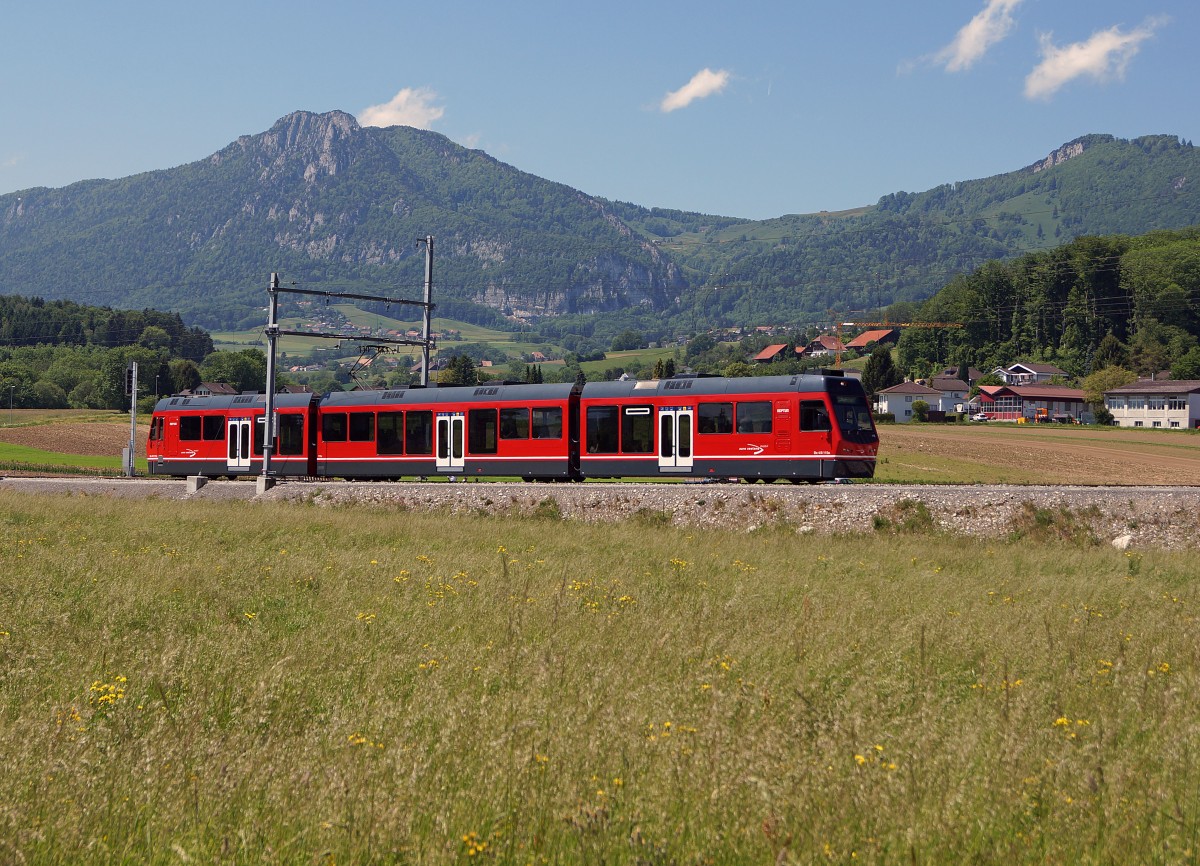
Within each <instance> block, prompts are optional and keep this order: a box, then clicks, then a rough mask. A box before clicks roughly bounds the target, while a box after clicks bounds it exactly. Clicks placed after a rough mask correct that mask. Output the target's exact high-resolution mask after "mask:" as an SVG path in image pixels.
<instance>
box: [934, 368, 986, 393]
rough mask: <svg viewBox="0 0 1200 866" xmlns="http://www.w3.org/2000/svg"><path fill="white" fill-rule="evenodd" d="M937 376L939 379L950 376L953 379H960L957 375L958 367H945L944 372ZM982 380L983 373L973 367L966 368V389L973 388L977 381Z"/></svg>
mask: <svg viewBox="0 0 1200 866" xmlns="http://www.w3.org/2000/svg"><path fill="white" fill-rule="evenodd" d="M938 376H939V377H941V376H952V377H954V378H955V379H958V378H960V377H959V375H958V367H947V368H946V369H945V370H943V371H942V372H941V373H939V374H938ZM982 378H983V371H982V370H977V369H975V368H974V367H967V378H966V382H967V387H968V388H970V387H972V386H974V384H975V383H976V382H978V381H979V380H980V379H982Z"/></svg>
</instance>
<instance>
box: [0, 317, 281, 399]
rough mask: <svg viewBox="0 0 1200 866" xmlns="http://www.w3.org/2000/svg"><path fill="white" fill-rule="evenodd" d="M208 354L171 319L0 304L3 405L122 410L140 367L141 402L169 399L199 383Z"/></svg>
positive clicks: (201, 336) (207, 343)
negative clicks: (147, 397) (134, 369)
mask: <svg viewBox="0 0 1200 866" xmlns="http://www.w3.org/2000/svg"><path fill="white" fill-rule="evenodd" d="M212 351H213V341H212V338H211V337H210V336H209V335H208V334H207V333H205V332H204V331H202V330H201V329H199V328H194V327H193V328H189V327H186V326H185V325H184V324H183V321H182V320H181V319H180V317H179V315H178V314H177V313H163V312H160V311H158V310H113V309H111V308H108V307H89V306H83V305H80V304H76V303H74V302H72V301H44V300H42V299H41V298H21V297H12V296H9V297H4V296H0V385H2V386H3V387H4V392H3V393H4V397H5V405H10V404H11V405H12V406H14V407H36V408H41V409H59V408H77V409H120V408H124V407H127V406H128V400H127V398H126V397H125V393H124V382H125V368H126V366H127V365H128V363H129V362H130V361H137V362H138V364H139V366H140V372H141V375H142V380H141V388H140V390H141V393H142V394H153V393H154V392H155V391H156V390H161V391H163V392H164V393H172V392H174V391H176V390H181V389H183V388H187V387H192V386H193V385H195V384H197V383H198V382H199V381H200V372H199V370H200V367H199V365H200V363H201V362H202V361H204V359H205V358H206V357H209V356H210V355H211V353H212ZM210 363H212V362H210ZM218 363H221V362H218ZM264 366H265V364H264Z"/></svg>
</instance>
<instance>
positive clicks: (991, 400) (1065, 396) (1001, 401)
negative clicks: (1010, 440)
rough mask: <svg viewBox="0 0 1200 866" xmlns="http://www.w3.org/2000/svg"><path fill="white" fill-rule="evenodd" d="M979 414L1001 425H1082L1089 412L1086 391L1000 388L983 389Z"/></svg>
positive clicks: (1036, 387)
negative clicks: (1019, 422) (1064, 422)
mask: <svg viewBox="0 0 1200 866" xmlns="http://www.w3.org/2000/svg"><path fill="white" fill-rule="evenodd" d="M979 411H981V412H985V413H987V415H988V417H989V418H992V419H993V420H997V421H1017V420H1020V419H1025V420H1028V421H1036V420H1047V421H1054V420H1060V421H1061V420H1072V421H1080V420H1082V418H1083V415H1084V413H1085V412H1087V411H1088V405H1087V402H1086V401H1085V400H1084V399H1083V391H1081V390H1080V389H1078V388H1066V387H1063V386H1062V385H996V386H992V387H987V388H981V389H980V392H979Z"/></svg>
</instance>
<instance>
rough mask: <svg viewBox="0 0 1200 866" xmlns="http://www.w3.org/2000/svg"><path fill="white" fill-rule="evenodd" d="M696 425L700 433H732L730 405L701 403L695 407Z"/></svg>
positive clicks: (731, 410)
mask: <svg viewBox="0 0 1200 866" xmlns="http://www.w3.org/2000/svg"><path fill="white" fill-rule="evenodd" d="M696 423H697V425H698V426H699V428H700V432H701V433H732V432H733V404H732V403H701V404H700V405H699V406H698V407H696Z"/></svg>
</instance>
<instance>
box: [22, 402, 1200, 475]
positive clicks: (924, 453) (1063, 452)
mask: <svg viewBox="0 0 1200 866" xmlns="http://www.w3.org/2000/svg"><path fill="white" fill-rule="evenodd" d="M81 417H82V418H86V419H87V420H80V418H81ZM4 420H5V421H7V418H4ZM14 422H15V423H16V424H17V425H23V426H0V442H7V443H11V444H14V445H24V446H27V447H30V448H39V449H41V450H44V451H53V452H58V453H63V454H79V455H84V456H98V455H114V454H115V455H119V454H120V453H121V449H122V448H123V447H124V446H125V444H126V443H127V442H128V441H129V422H128V420H127V419H126V420H120V416H119V415H113V414H108V415H98V414H97V413H94V412H91V413H83V414H82V415H81V413H78V412H74V413H73V412H71V411H69V410H61V411H58V412H47V411H43V410H33V409H27V410H20V409H18V410H16V412H15V417H14ZM879 433H880V439H881V446H880V450H879V458H880V461H879V469H878V472H877V474H876V478H877V480H879V481H884V482H906V483H933V484H936V483H979V484H1006V483H1007V484H1149V485H1179V484H1188V485H1200V437H1198V436H1197V435H1196V434H1195V433H1193V432H1191V431H1176V430H1132V429H1118V428H1096V427H1061V426H1048V427H1047V426H1040V425H1039V426H1028V427H1026V426H1017V425H1006V424H997V425H982V424H963V425H932V424H909V425H900V424H896V425H885V426H882V427H881V428H880V431H879ZM145 448H146V426H145V425H144V424H139V426H138V451H139V453H141V454H143V455H144V454H145Z"/></svg>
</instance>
